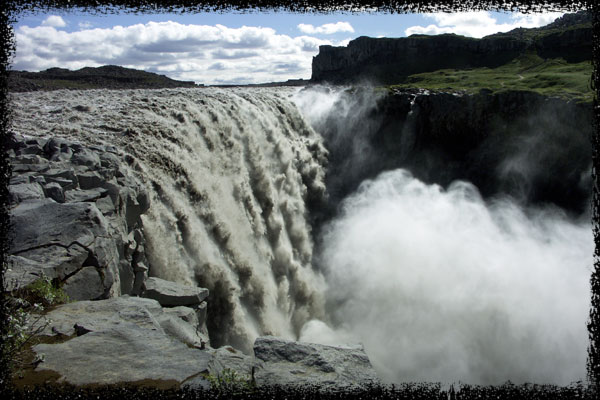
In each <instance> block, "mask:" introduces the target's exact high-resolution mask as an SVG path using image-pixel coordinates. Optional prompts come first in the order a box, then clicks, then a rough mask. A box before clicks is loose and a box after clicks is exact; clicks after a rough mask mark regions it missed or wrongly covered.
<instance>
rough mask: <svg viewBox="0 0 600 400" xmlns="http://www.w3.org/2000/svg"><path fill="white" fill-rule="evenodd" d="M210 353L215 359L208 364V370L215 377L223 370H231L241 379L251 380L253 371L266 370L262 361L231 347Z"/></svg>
mask: <svg viewBox="0 0 600 400" xmlns="http://www.w3.org/2000/svg"><path fill="white" fill-rule="evenodd" d="M209 352H210V354H211V355H212V356H213V357H212V359H211V360H210V362H209V364H208V370H209V372H210V374H211V375H213V376H218V375H220V374H221V373H222V372H223V370H225V369H229V370H232V371H234V372H235V373H236V375H237V376H238V377H239V378H241V379H245V380H251V379H252V370H254V371H255V372H256V370H258V369H259V368H264V362H263V361H262V360H260V359H257V358H254V357H252V356H248V355H246V354H244V353H242V352H241V351H239V350H236V349H234V348H233V347H231V346H223V347H219V348H218V349H213V350H209Z"/></svg>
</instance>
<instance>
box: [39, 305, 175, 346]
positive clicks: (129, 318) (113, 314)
mask: <svg viewBox="0 0 600 400" xmlns="http://www.w3.org/2000/svg"><path fill="white" fill-rule="evenodd" d="M162 312H163V311H162V307H161V306H160V304H158V302H157V301H155V300H151V299H144V298H141V297H130V296H127V295H125V296H121V297H115V298H112V299H106V300H98V301H90V300H86V301H77V302H73V303H67V304H62V305H59V306H57V307H56V308H55V309H53V310H51V311H50V312H48V313H47V314H46V315H45V316H44V320H43V321H42V322H40V323H41V324H46V325H45V326H44V328H43V330H42V331H41V335H44V336H56V335H63V336H72V335H74V334H76V330H75V328H74V327H75V325H77V326H78V327H79V328H78V329H79V330H80V331H86V332H95V331H102V330H105V329H109V328H111V327H114V326H118V325H120V324H122V323H124V322H128V323H132V324H135V325H137V326H138V327H139V328H141V329H150V330H158V331H160V332H163V333H164V331H163V330H162V328H161V327H160V324H159V323H158V321H157V320H156V318H155V316H157V315H161V314H162ZM37 326H39V324H38V325H37ZM42 326H43V325H42ZM31 328H32V329H34V328H36V326H32V327H31Z"/></svg>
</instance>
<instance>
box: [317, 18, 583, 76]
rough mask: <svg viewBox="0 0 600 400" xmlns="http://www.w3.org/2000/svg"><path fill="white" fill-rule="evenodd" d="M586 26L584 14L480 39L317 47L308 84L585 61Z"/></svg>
mask: <svg viewBox="0 0 600 400" xmlns="http://www.w3.org/2000/svg"><path fill="white" fill-rule="evenodd" d="M590 21H591V15H590V14H586V13H577V14H570V15H569V14H567V15H565V16H564V17H562V18H561V19H559V20H557V21H555V22H554V23H552V24H550V25H547V26H545V27H542V28H536V29H516V30H513V31H511V32H508V33H498V34H494V35H489V36H486V37H484V38H482V39H475V38H470V37H464V36H458V35H455V34H443V35H435V36H427V35H411V36H409V37H405V38H370V37H364V36H362V37H359V38H357V39H354V40H351V41H350V43H348V45H347V46H346V47H335V46H330V45H324V46H319V54H317V55H316V56H315V57H313V62H312V77H311V82H314V83H320V82H327V83H331V84H344V83H361V82H365V81H368V82H371V83H375V84H396V83H401V82H403V81H404V80H405V78H406V77H407V76H409V75H412V74H418V73H422V72H432V71H435V70H440V69H471V68H481V67H488V68H496V67H499V66H501V65H503V64H506V63H508V62H509V61H511V60H513V59H514V58H516V57H518V56H519V55H521V54H523V53H525V52H532V53H536V54H538V55H539V56H540V57H542V58H552V57H563V58H565V60H566V61H567V62H580V61H583V60H590V59H591V55H592V27H591V23H590ZM558 28H560V29H558Z"/></svg>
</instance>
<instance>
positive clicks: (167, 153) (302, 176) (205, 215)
mask: <svg viewBox="0 0 600 400" xmlns="http://www.w3.org/2000/svg"><path fill="white" fill-rule="evenodd" d="M91 93H93V95H91V96H90V94H91ZM291 93H292V92H290V91H289V90H288V91H286V90H283V91H282V90H227V91H224V90H216V89H203V90H153V91H144V90H137V91H105V90H99V91H85V92H66V93H65V92H62V93H60V95H57V94H58V92H54V93H29V94H21V95H18V96H16V97H17V98H16V99H15V102H16V103H19V104H20V106H19V107H16V108H15V118H14V121H15V126H16V127H18V128H17V129H18V130H19V131H21V133H25V134H35V135H57V134H58V135H66V136H70V137H72V138H75V139H78V140H81V141H85V142H87V143H98V142H99V143H111V144H117V145H118V146H119V147H120V149H121V150H123V151H125V152H126V153H128V154H130V155H132V156H133V159H134V160H132V164H131V165H132V168H133V169H134V171H135V172H136V174H137V175H138V176H139V178H140V179H142V180H143V181H144V182H145V183H146V186H147V187H148V189H149V190H150V193H151V204H152V205H151V208H150V210H149V211H148V213H147V214H146V215H144V216H143V224H144V234H145V236H146V241H147V245H146V253H147V256H148V261H149V263H150V274H151V275H153V276H158V277H161V278H164V279H168V280H172V281H176V282H181V283H186V284H195V285H199V286H202V287H206V288H208V289H209V290H210V293H211V295H210V298H209V310H210V311H209V313H208V314H209V319H208V330H209V333H210V336H211V344H212V345H213V346H220V345H225V344H229V345H233V346H234V347H237V348H240V349H242V350H244V351H246V352H251V351H252V350H251V349H252V344H253V341H254V339H255V338H256V337H257V336H259V335H263V334H273V335H278V336H283V337H286V338H296V336H297V334H298V333H299V331H300V329H301V327H302V326H303V324H304V323H305V322H306V321H308V320H309V319H310V318H315V317H316V318H322V317H323V280H322V277H321V276H320V274H318V273H316V272H315V271H313V268H312V265H311V262H312V250H313V244H312V238H311V234H310V226H309V224H308V223H307V218H306V217H307V215H306V213H307V211H306V209H305V201H306V199H308V198H319V197H322V196H324V195H325V187H324V183H323V174H324V169H323V163H324V162H325V161H326V150H325V149H324V148H323V146H322V144H321V140H320V137H319V136H318V135H316V134H315V132H314V131H313V130H312V128H310V126H308V125H307V124H306V123H305V122H304V120H303V119H302V117H301V116H300V114H299V112H298V110H297V108H296V107H295V106H294V105H293V104H292V103H291V102H290V101H289V99H288V96H289V95H290V94H291ZM78 106H79V109H83V110H88V111H84V112H82V111H77V107H78ZM33 114H37V117H36V118H35V119H31V118H29V116H30V115H33Z"/></svg>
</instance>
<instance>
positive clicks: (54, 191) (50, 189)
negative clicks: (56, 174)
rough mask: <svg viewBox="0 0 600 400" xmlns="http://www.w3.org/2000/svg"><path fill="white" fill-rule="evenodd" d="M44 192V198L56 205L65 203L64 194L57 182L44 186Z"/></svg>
mask: <svg viewBox="0 0 600 400" xmlns="http://www.w3.org/2000/svg"><path fill="white" fill-rule="evenodd" d="M44 192H46V196H48V197H50V198H51V199H52V200H54V201H56V202H57V203H64V202H65V192H64V191H63V188H62V186H60V184H59V183H57V182H50V183H48V184H46V185H45V186H44Z"/></svg>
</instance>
